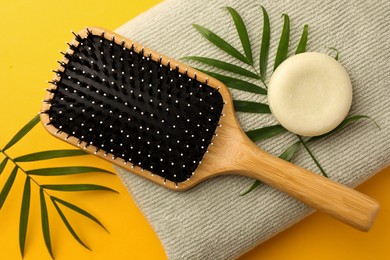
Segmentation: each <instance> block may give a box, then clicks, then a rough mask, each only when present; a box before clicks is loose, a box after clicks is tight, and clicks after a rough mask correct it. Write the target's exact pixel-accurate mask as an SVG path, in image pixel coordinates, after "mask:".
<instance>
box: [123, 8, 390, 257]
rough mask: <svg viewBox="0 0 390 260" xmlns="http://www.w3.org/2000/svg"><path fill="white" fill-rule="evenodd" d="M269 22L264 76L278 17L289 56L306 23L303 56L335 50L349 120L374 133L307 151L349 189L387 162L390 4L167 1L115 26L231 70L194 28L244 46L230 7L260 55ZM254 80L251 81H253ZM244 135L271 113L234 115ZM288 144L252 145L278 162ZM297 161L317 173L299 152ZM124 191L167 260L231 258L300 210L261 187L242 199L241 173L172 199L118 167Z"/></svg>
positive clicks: (152, 44)
mask: <svg viewBox="0 0 390 260" xmlns="http://www.w3.org/2000/svg"><path fill="white" fill-rule="evenodd" d="M260 4H261V5H263V6H264V7H265V8H266V9H267V11H268V14H269V17H270V22H271V32H272V33H271V48H270V54H269V57H270V63H269V65H270V66H269V69H268V75H270V74H271V70H272V65H273V57H275V53H276V48H277V44H278V39H279V37H280V33H281V28H282V24H283V19H282V18H281V14H283V13H286V14H288V15H289V16H290V19H291V38H290V43H291V44H290V46H291V48H290V49H291V50H290V53H291V54H292V53H293V52H294V50H295V48H296V46H297V43H298V41H299V38H300V34H301V31H302V27H303V25H304V24H308V25H309V31H310V33H309V41H308V50H310V51H320V52H324V53H331V51H330V49H329V47H335V48H337V50H338V51H339V52H340V62H341V63H342V64H343V65H344V66H345V68H346V69H347V71H348V72H349V75H350V77H351V80H352V84H353V98H354V99H353V105H352V109H351V112H350V113H351V114H363V115H368V116H370V117H371V118H372V119H373V120H375V122H376V123H377V124H378V125H379V126H380V129H378V128H377V127H376V126H375V125H374V124H373V123H372V122H370V121H369V120H365V121H362V122H359V123H357V124H354V125H352V126H350V127H348V129H345V130H343V131H341V132H339V133H337V134H335V135H332V136H331V137H328V138H326V139H323V140H321V141H319V142H316V143H315V144H312V145H311V148H312V150H313V152H314V154H315V155H316V157H317V158H318V159H319V161H320V162H321V165H322V166H323V168H325V169H326V172H327V173H328V175H329V177H330V178H331V179H333V180H336V181H338V182H341V183H343V184H345V185H348V186H351V187H354V186H356V185H358V184H360V183H362V182H363V181H365V180H366V179H368V178H369V177H370V176H372V175H373V174H375V173H376V172H378V171H379V170H380V169H382V168H383V167H385V166H386V165H388V164H389V163H390V139H389V138H388V137H389V136H390V120H389V118H390V106H389V104H388V102H389V100H390V86H389V82H390V69H389V66H388V64H387V63H388V61H390V48H389V46H390V35H389V28H390V19H389V17H390V2H389V1H385V0H383V1H380V0H377V1H364V0H354V1H352V0H350V1H341V0H337V1H334V0H323V1H315V3H314V2H313V1H309V0H299V1H298V0H292V1H281V0H273V1H261V2H259V1H251V0H219V1H208V0H196V1H188V0H167V1H165V2H163V3H161V4H159V5H157V6H156V7H154V8H152V9H151V10H149V11H148V12H146V13H144V14H142V15H140V16H139V17H137V18H135V19H133V20H132V21H130V22H128V23H127V24H125V25H123V26H122V27H120V28H119V29H118V30H117V32H118V33H120V34H122V35H124V36H126V37H128V38H130V39H132V40H134V41H137V42H141V43H142V44H144V45H145V46H147V47H149V48H152V49H154V50H157V51H159V52H160V53H163V54H166V55H168V56H170V57H173V58H175V59H179V58H180V57H183V56H186V55H201V56H207V57H213V58H217V59H221V60H224V61H228V62H232V63H235V61H234V59H233V58H232V57H230V56H228V55H227V54H226V53H224V52H223V51H221V50H219V49H218V48H216V47H215V46H213V45H212V44H210V43H209V42H207V41H206V40H205V39H204V38H203V37H202V36H200V35H199V34H198V33H197V32H196V31H195V29H194V28H193V27H192V26H191V24H192V23H197V24H200V25H203V26H205V27H207V28H209V29H211V30H213V31H214V32H216V33H217V34H219V35H221V36H223V37H224V38H225V39H228V41H229V42H230V43H231V44H232V45H233V46H236V47H237V48H241V47H240V46H241V45H240V42H239V38H238V36H237V34H236V31H235V28H234V24H233V22H232V21H231V19H230V16H229V14H228V12H227V10H226V9H224V7H225V6H232V7H234V8H235V9H236V10H237V11H238V12H239V13H240V14H241V16H242V17H243V20H244V21H245V23H246V25H247V29H248V32H249V37H250V39H251V42H252V45H253V48H254V57H257V53H259V49H260V46H259V45H260V42H261V40H260V39H261V32H262V21H263V20H262V19H263V18H262V12H261V9H260ZM257 83H258V82H257ZM232 95H233V97H234V98H235V99H241V100H253V101H262V102H265V97H264V96H260V95H255V94H249V93H246V92H242V91H238V90H232ZM238 118H239V121H240V123H241V126H242V127H243V129H244V130H249V129H254V128H257V127H262V126H266V125H271V124H275V123H276V121H275V119H274V118H273V117H272V116H271V115H256V114H248V113H238ZM293 140H295V139H294V135H292V134H288V133H287V134H283V135H281V136H278V137H275V138H273V139H269V140H266V141H263V142H259V143H258V145H259V146H261V148H263V149H265V150H267V151H268V152H270V153H272V154H275V155H279V154H280V153H281V152H282V151H283V149H285V148H286V146H287V145H288V144H290V143H291V142H292V141H293ZM293 162H294V163H296V164H298V165H300V166H302V167H304V168H307V169H309V170H312V171H315V172H318V169H317V168H316V166H315V164H314V163H313V161H312V160H311V159H310V158H309V156H308V155H307V154H306V153H305V152H304V151H301V152H299V153H298V154H297V156H296V158H295V159H294V161H293ZM117 171H118V173H119V174H120V176H121V178H122V180H123V182H124V184H125V185H126V187H127V188H128V190H129V192H130V194H131V195H132V197H133V198H134V200H135V201H136V203H137V204H138V206H139V208H140V209H141V211H142V212H143V213H144V215H145V216H146V218H147V219H148V220H149V222H150V224H151V225H152V227H153V228H154V230H155V231H156V233H157V235H158V236H159V238H160V240H161V242H162V244H163V246H164V248H165V250H166V254H167V256H168V258H169V259H192V260H194V259H234V258H236V257H238V256H240V255H242V254H243V253H245V252H247V251H249V250H250V249H252V248H253V247H255V246H256V245H258V244H260V243H261V242H263V241H265V240H267V239H269V238H270V237H272V236H274V235H275V234H277V233H278V232H280V231H282V230H284V229H286V228H287V227H289V226H291V225H292V224H294V223H296V222H297V221H299V220H301V219H302V218H304V217H305V216H307V215H308V214H310V212H312V210H311V209H309V208H308V207H307V206H305V205H304V204H302V203H301V202H298V201H296V200H295V199H293V198H291V197H289V196H288V195H286V194H284V193H282V192H279V191H278V190H275V189H273V188H271V187H269V186H267V185H261V186H260V187H259V188H258V189H256V190H255V191H253V192H252V193H250V194H248V195H246V196H239V194H240V193H241V192H243V191H244V190H245V189H247V188H248V186H250V184H251V183H252V182H253V180H251V179H249V178H246V177H242V176H233V175H232V176H223V177H217V178H213V179H210V180H208V181H206V182H203V183H202V184H200V185H198V186H196V187H195V188H193V189H191V190H189V191H185V192H174V191H170V190H167V189H165V188H164V187H161V186H158V185H156V184H153V183H152V182H150V181H147V180H145V179H143V178H141V177H139V176H136V175H133V174H131V173H128V172H126V171H124V170H123V169H119V168H117Z"/></svg>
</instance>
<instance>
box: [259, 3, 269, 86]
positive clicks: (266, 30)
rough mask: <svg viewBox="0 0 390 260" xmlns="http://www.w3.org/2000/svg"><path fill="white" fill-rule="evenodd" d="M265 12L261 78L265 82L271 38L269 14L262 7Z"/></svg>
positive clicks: (260, 64) (261, 51) (261, 49)
mask: <svg viewBox="0 0 390 260" xmlns="http://www.w3.org/2000/svg"><path fill="white" fill-rule="evenodd" d="M261 9H262V10H263V34H262V37H261V48H260V62H259V66H260V76H261V79H262V80H263V81H264V80H265V77H266V73H267V64H268V53H269V42H270V38H271V29H270V23H269V18H268V13H267V11H266V10H265V8H264V7H263V6H262V7H261Z"/></svg>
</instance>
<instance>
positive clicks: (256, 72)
mask: <svg viewBox="0 0 390 260" xmlns="http://www.w3.org/2000/svg"><path fill="white" fill-rule="evenodd" d="M251 67H252V69H253V71H254V72H255V74H257V76H259V79H260V81H261V83H263V85H264V87H265V88H266V89H268V86H267V84H266V83H265V81H264V80H263V79H262V78H261V75H260V72H258V71H257V69H256V68H255V66H253V65H252V66H251Z"/></svg>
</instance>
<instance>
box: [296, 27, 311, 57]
mask: <svg viewBox="0 0 390 260" xmlns="http://www.w3.org/2000/svg"><path fill="white" fill-rule="evenodd" d="M308 34H309V26H308V25H307V24H305V25H304V26H303V31H302V35H301V39H300V40H299V43H298V47H297V50H296V51H295V54H299V53H303V52H305V51H306V45H307V37H308Z"/></svg>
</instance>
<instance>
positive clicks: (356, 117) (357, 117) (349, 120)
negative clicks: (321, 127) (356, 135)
mask: <svg viewBox="0 0 390 260" xmlns="http://www.w3.org/2000/svg"><path fill="white" fill-rule="evenodd" d="M362 119H371V118H370V117H369V116H365V115H354V116H349V117H347V118H345V119H344V120H343V121H342V122H341V123H340V124H339V125H338V126H337V127H336V128H335V129H333V130H332V131H330V132H328V133H326V134H323V135H320V136H313V137H311V138H310V139H308V140H307V141H306V142H314V141H317V140H319V139H321V138H324V137H327V136H329V135H332V134H334V133H336V132H338V131H340V130H341V129H344V128H345V127H347V126H349V125H350V124H352V123H354V122H356V121H359V120H362ZM376 126H378V125H376ZM378 127H379V126H378Z"/></svg>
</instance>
